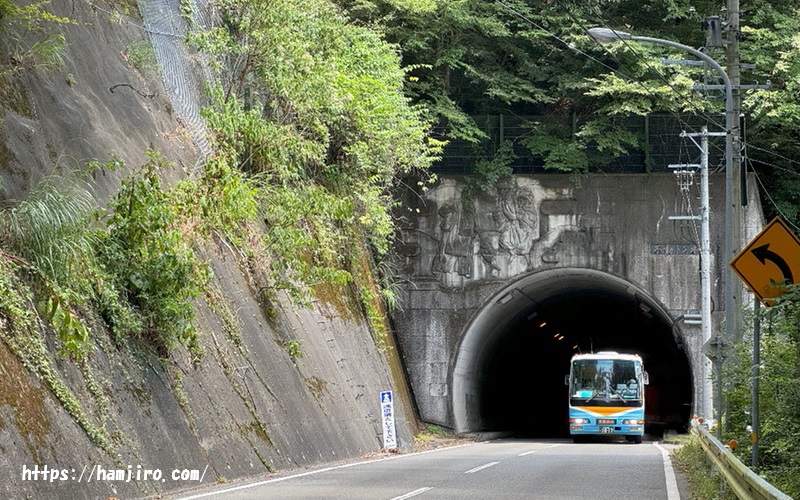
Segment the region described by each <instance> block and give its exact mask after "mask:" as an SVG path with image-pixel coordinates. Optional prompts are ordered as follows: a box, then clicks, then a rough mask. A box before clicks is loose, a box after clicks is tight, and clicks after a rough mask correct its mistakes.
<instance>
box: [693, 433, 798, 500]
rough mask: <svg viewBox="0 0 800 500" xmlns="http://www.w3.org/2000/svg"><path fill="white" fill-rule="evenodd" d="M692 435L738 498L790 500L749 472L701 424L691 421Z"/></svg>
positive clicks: (748, 469) (790, 499) (747, 499)
mask: <svg viewBox="0 0 800 500" xmlns="http://www.w3.org/2000/svg"><path fill="white" fill-rule="evenodd" d="M692 434H693V435H694V436H695V437H697V439H698V441H700V446H701V447H702V448H703V451H705V453H706V455H707V456H708V458H709V459H710V460H711V462H712V463H713V464H714V466H715V467H716V468H717V470H718V471H719V472H720V474H722V476H723V477H724V478H725V482H726V483H728V486H729V487H730V489H731V491H733V493H734V494H735V495H736V496H737V497H738V498H741V499H743V500H749V499H755V500H762V499H763V500H772V499H776V500H792V497H790V496H789V495H787V494H785V493H783V492H781V491H780V490H779V489H778V488H776V487H774V486H772V485H771V484H769V483H768V482H767V481H766V480H765V479H764V478H763V477H761V476H759V475H758V474H756V473H755V472H753V471H752V470H750V468H749V467H747V466H746V465H745V464H743V463H742V462H741V461H740V460H739V459H738V458H736V456H734V454H733V453H732V452H731V450H730V449H729V448H728V447H727V446H724V445H723V444H722V443H720V442H719V440H718V439H717V438H715V437H714V436H712V435H711V433H709V432H708V429H707V428H706V427H705V426H704V425H703V424H700V423H698V422H697V421H696V420H693V421H692Z"/></svg>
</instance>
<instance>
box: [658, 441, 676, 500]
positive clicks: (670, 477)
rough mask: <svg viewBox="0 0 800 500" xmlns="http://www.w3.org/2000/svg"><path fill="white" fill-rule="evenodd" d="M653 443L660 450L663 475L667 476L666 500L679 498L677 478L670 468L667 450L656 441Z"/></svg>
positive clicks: (670, 463) (670, 462)
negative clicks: (662, 460)
mask: <svg viewBox="0 0 800 500" xmlns="http://www.w3.org/2000/svg"><path fill="white" fill-rule="evenodd" d="M653 445H654V446H655V447H656V448H658V449H659V450H661V457H662V458H663V459H664V476H665V477H666V478H667V500H681V492H680V490H678V480H677V479H675V470H673V468H672V460H670V459H669V452H668V451H667V449H666V448H664V447H663V446H661V445H660V444H658V443H657V442H656V443H653Z"/></svg>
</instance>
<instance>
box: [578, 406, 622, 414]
mask: <svg viewBox="0 0 800 500" xmlns="http://www.w3.org/2000/svg"><path fill="white" fill-rule="evenodd" d="M573 408H577V409H579V410H583V411H585V412H588V413H597V414H599V415H603V416H608V415H613V414H614V413H621V412H624V411H629V410H635V409H636V407H630V406H573Z"/></svg>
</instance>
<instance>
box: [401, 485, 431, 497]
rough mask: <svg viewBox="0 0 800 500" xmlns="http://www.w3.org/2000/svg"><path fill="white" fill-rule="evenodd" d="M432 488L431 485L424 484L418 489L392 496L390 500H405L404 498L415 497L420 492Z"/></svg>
mask: <svg viewBox="0 0 800 500" xmlns="http://www.w3.org/2000/svg"><path fill="white" fill-rule="evenodd" d="M432 489H433V487H431V486H426V487H424V488H420V489H418V490H414V491H411V492H408V493H406V494H405V495H400V496H399V497H394V498H392V500H406V498H411V497H415V496H417V495H421V494H423V493H425V492H426V491H429V490H432Z"/></svg>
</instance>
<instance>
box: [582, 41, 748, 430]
mask: <svg viewBox="0 0 800 500" xmlns="http://www.w3.org/2000/svg"><path fill="white" fill-rule="evenodd" d="M587 33H588V35H589V36H590V37H591V38H593V39H594V40H596V41H597V42H598V43H602V44H606V43H612V42H619V41H631V42H645V43H655V44H658V45H666V46H667V47H673V48H676V49H679V50H683V51H684V52H688V53H690V54H692V55H693V56H695V57H697V58H698V59H700V60H702V61H703V62H705V63H706V64H708V65H709V66H711V67H712V68H714V69H715V70H716V71H717V72H718V73H719V76H720V77H721V78H722V82H723V83H724V85H725V245H724V252H725V255H724V258H723V259H722V262H721V263H719V262H718V264H720V265H722V266H723V268H724V275H725V340H726V341H732V340H733V339H735V338H736V335H737V332H736V324H737V323H738V317H739V314H738V307H739V305H738V301H737V300H736V288H735V280H734V276H733V270H732V269H731V267H730V266H728V265H725V264H727V263H728V262H730V260H731V259H733V257H734V252H735V251H736V248H737V246H738V244H739V242H738V241H736V240H738V238H739V234H740V231H741V230H740V227H741V221H740V220H739V218H740V216H739V211H738V210H735V208H736V207H735V206H734V205H736V201H735V200H737V199H738V196H736V197H735V196H734V186H738V185H739V179H738V178H736V177H734V173H735V169H734V144H733V142H734V133H738V131H737V127H738V116H736V108H735V107H734V100H733V85H732V84H731V79H730V78H729V77H728V74H727V73H726V72H725V70H724V69H723V68H722V66H720V65H719V63H718V62H717V61H715V60H714V59H712V58H711V57H710V56H709V55H708V54H706V53H704V52H700V51H699V50H697V49H695V48H693V47H690V46H688V45H684V44H682V43H678V42H673V41H671V40H663V39H661V38H651V37H647V36H637V35H631V34H630V33H626V32H624V31H617V30H612V29H609V28H590V29H589V30H587ZM736 170H738V166H737V169H736ZM734 218H735V219H736V220H734ZM734 238H736V240H735V239H734ZM704 320H709V318H704ZM717 376H721V374H717ZM717 404H718V405H720V404H721V401H718V402H717ZM718 408H719V406H718ZM717 417H718V418H721V417H722V415H721V414H720V415H717Z"/></svg>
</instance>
